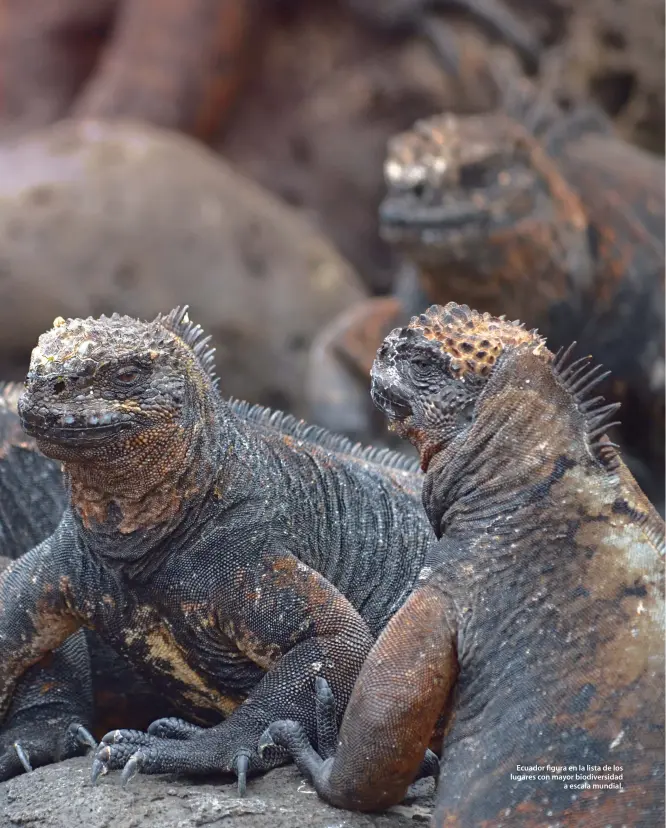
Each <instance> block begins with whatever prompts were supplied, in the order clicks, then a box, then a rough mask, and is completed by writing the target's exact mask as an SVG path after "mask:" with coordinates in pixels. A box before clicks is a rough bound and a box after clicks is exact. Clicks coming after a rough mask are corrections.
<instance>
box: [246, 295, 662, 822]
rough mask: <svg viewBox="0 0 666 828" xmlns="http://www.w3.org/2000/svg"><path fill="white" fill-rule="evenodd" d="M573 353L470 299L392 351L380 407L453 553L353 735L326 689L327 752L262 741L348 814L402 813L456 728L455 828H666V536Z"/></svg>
mask: <svg viewBox="0 0 666 828" xmlns="http://www.w3.org/2000/svg"><path fill="white" fill-rule="evenodd" d="M571 353H572V349H571V348H569V349H567V350H566V351H560V352H558V353H557V354H556V355H553V353H551V352H550V351H549V350H548V348H547V347H546V344H545V340H544V339H543V338H542V337H540V336H539V335H538V334H537V332H536V331H535V330H531V331H528V330H526V329H525V328H524V327H523V326H521V325H520V324H519V323H516V322H507V321H505V320H504V319H503V318H502V317H500V318H496V317H493V316H491V315H490V314H488V313H484V314H481V313H477V312H476V311H472V310H470V309H469V308H468V307H467V306H466V305H456V304H454V303H449V304H448V305H446V306H445V307H441V306H436V305H434V306H432V307H431V308H430V309H429V310H428V311H427V312H426V313H425V314H422V315H420V316H417V317H414V318H413V319H412V320H411V322H410V323H409V325H408V326H407V327H405V328H397V329H395V330H394V331H392V332H391V333H390V334H389V335H388V336H387V338H386V339H385V340H384V343H383V345H382V346H381V348H380V350H379V351H378V354H377V358H376V360H375V362H374V365H373V369H372V397H373V400H374V402H375V404H376V405H377V406H378V407H379V408H380V409H381V410H382V411H383V413H384V414H385V415H386V416H387V418H388V419H389V421H390V422H391V423H392V425H393V427H394V428H395V430H396V431H397V432H398V434H399V435H401V436H403V437H406V438H407V439H409V440H410V441H411V442H412V443H413V444H414V446H416V448H417V449H418V450H419V453H420V456H421V461H422V465H423V468H424V470H425V471H426V472H427V475H426V479H425V484H424V489H423V502H424V505H425V508H426V511H427V513H428V516H429V518H430V522H431V524H432V527H433V530H434V532H435V534H436V535H437V537H438V538H439V545H438V546H437V547H436V548H434V549H432V550H431V551H430V553H429V555H428V556H427V559H426V563H425V567H424V569H423V571H422V573H421V586H420V587H419V588H417V589H415V590H414V592H413V593H412V594H411V595H410V597H409V599H408V600H407V601H406V603H405V604H404V605H403V606H402V608H401V609H400V610H399V612H398V613H396V615H394V616H393V618H392V619H391V620H390V621H389V623H388V625H387V627H386V629H385V630H384V631H383V633H382V634H381V636H380V637H379V639H378V641H377V643H376V644H375V646H374V648H373V650H372V651H371V653H370V655H369V656H368V659H367V660H366V662H365V664H364V667H363V670H362V671H361V674H360V676H359V679H358V681H357V683H356V685H355V687H354V690H353V693H352V695H351V699H350V701H349V704H348V707H347V709H346V712H345V716H344V719H343V722H342V726H341V729H340V734H339V739H336V738H335V737H336V733H335V721H334V720H333V719H332V717H331V707H332V704H333V701H332V696H331V694H330V690H329V688H328V687H327V686H326V682H325V680H324V679H321V678H320V679H318V682H317V684H318V687H317V695H318V698H319V714H318V716H319V720H320V729H322V730H323V729H324V728H328V733H329V736H328V739H327V742H326V748H327V751H326V752H325V753H324V752H323V751H320V753H316V752H315V751H314V749H313V748H312V747H311V746H310V743H309V740H308V736H307V734H306V733H304V731H303V729H302V728H301V727H300V725H298V724H297V723H295V722H289V721H283V722H276V723H273V724H272V725H271V726H270V727H269V729H268V731H267V732H266V733H265V734H264V735H263V736H262V739H261V741H260V749H261V748H262V747H263V746H265V745H267V744H271V743H275V744H279V745H281V746H287V747H288V748H289V749H290V752H291V753H292V754H293V756H294V758H295V760H296V762H297V763H298V765H299V768H300V769H301V771H302V772H303V773H304V774H306V775H307V776H308V777H309V778H310V779H311V780H312V781H313V783H314V786H315V788H316V790H317V791H318V792H319V794H320V796H322V797H323V798H324V799H326V800H327V801H328V802H331V803H332V804H334V805H337V806H339V807H344V808H354V809H360V810H377V809H380V808H385V807H388V806H389V805H392V804H394V803H396V802H399V801H400V800H401V799H402V797H403V796H404V793H405V791H406V789H407V786H408V785H409V783H410V782H411V781H412V780H413V778H414V776H415V771H416V768H417V767H418V764H419V759H420V757H421V754H422V751H423V748H424V747H425V745H427V744H428V741H429V739H430V737H431V733H432V731H433V727H434V726H435V724H436V722H437V720H438V718H439V717H440V716H442V715H443V716H444V718H445V737H444V744H443V748H442V754H441V762H440V767H441V772H440V777H439V791H438V802H437V807H436V810H435V814H434V817H433V825H435V826H437V827H438V828H443V826H446V828H453V826H461V828H462V826H471V825H474V826H493V828H502V826H506V827H507V828H509V826H510V827H511V828H515V826H530V828H536V826H543V825H546V824H548V825H551V826H561V827H562V828H564V826H566V828H574V826H581V828H582V826H592V825H594V826H609V825H613V826H619V825H627V826H629V825H631V826H639V825H640V826H651V825H661V824H662V823H663V820H664V561H663V553H664V524H663V521H662V520H661V519H660V518H659V516H658V514H657V513H656V512H655V510H654V508H653V507H652V506H651V504H650V503H649V502H648V501H647V499H646V498H645V496H644V495H643V493H642V492H641V491H640V489H639V488H638V486H637V485H636V483H635V481H634V480H633V478H632V477H631V475H630V474H629V472H628V471H627V469H626V467H625V466H624V464H623V462H622V460H621V459H620V457H619V455H618V453H617V452H616V449H615V447H614V446H613V444H612V443H611V442H610V441H609V440H608V438H607V436H606V434H605V432H606V430H607V429H608V428H609V427H610V425H611V423H609V422H608V420H609V418H610V417H611V416H612V415H613V413H614V411H615V409H616V408H617V405H615V404H611V405H604V404H603V400H601V399H600V398H599V397H592V396H591V390H592V388H593V387H594V386H595V385H596V384H597V383H598V382H600V381H601V379H602V378H603V376H604V375H603V373H602V372H601V369H600V368H599V367H598V366H596V367H590V364H589V358H588V357H583V358H582V359H578V360H575V361H572V359H571ZM331 730H332V733H333V735H332V736H331V735H330V734H331ZM336 744H337V751H334V750H332V749H331V746H333V748H335V746H336ZM322 753H323V755H322ZM333 753H334V754H335V755H332V754H333ZM581 780H582V781H581Z"/></svg>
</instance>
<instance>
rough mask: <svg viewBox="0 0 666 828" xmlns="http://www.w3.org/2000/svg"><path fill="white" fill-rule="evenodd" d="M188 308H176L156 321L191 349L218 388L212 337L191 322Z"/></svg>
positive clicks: (184, 306)
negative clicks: (211, 343)
mask: <svg viewBox="0 0 666 828" xmlns="http://www.w3.org/2000/svg"><path fill="white" fill-rule="evenodd" d="M188 307H189V306H188V305H182V306H180V307H177V308H174V309H173V310H172V311H171V312H170V313H167V314H160V315H159V316H158V317H157V319H156V320H155V321H156V322H157V323H158V324H160V325H161V326H162V327H163V328H166V329H167V330H168V331H170V332H171V333H173V334H175V335H176V336H177V337H178V338H179V339H181V340H182V341H183V342H184V343H185V345H187V346H188V348H190V350H191V351H192V353H193V354H194V356H195V357H196V358H197V360H198V362H199V364H200V365H201V367H202V369H203V370H204V372H205V373H206V374H207V376H208V378H209V379H210V381H211V382H212V384H213V385H214V386H215V387H217V385H218V383H219V377H218V376H217V374H216V373H215V348H211V347H210V341H211V339H212V336H206V333H205V331H204V329H203V328H202V327H201V325H197V324H195V323H194V322H192V321H191V320H190V317H189V315H188Z"/></svg>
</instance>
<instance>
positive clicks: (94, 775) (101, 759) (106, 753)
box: [90, 745, 111, 785]
mask: <svg viewBox="0 0 666 828" xmlns="http://www.w3.org/2000/svg"><path fill="white" fill-rule="evenodd" d="M110 758H111V748H110V747H108V745H107V746H105V747H103V748H102V750H101V751H100V752H99V753H98V754H97V757H96V758H95V760H94V761H93V763H92V772H91V774H90V779H91V781H92V783H93V785H94V784H95V783H96V782H97V780H98V779H99V777H100V776H104V775H105V774H107V773H108V772H109V766H108V761H109V759H110Z"/></svg>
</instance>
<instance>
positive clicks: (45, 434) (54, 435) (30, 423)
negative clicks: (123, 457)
mask: <svg viewBox="0 0 666 828" xmlns="http://www.w3.org/2000/svg"><path fill="white" fill-rule="evenodd" d="M63 416H64V415H60V416H58V415H54V416H52V417H49V416H46V417H44V416H42V415H38V414H34V413H32V412H30V411H25V410H24V411H21V413H20V418H21V426H22V428H23V430H24V431H25V432H26V433H27V434H29V435H30V436H31V437H35V438H36V439H39V440H46V441H47V442H49V443H66V444H67V445H69V446H86V445H90V444H91V443H100V442H103V441H105V440H108V439H109V438H111V437H114V436H115V435H116V434H119V433H120V432H121V431H124V430H126V429H127V428H129V427H131V423H130V422H127V421H123V420H116V421H115V422H110V423H88V424H82V425H70V424H67V425H63V424H62V417H63ZM58 420H60V422H58Z"/></svg>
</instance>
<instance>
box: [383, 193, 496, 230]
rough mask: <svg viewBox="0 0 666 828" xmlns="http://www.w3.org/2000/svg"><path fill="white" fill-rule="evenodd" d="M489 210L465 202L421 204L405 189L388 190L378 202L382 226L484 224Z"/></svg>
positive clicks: (412, 226) (391, 227) (430, 227)
mask: <svg viewBox="0 0 666 828" xmlns="http://www.w3.org/2000/svg"><path fill="white" fill-rule="evenodd" d="M489 216H490V213H489V211H488V210H487V209H485V208H483V207H479V206H477V205H476V204H472V203H470V202H468V203H467V204H461V203H459V202H457V203H455V204H454V203H451V204H423V203H419V202H418V200H417V199H416V197H415V196H413V195H412V196H410V195H406V194H405V193H399V194H398V193H394V194H389V195H387V196H386V198H385V199H384V200H383V201H382V203H381V204H380V205H379V221H380V224H381V226H382V230H384V229H387V230H389V232H390V231H391V230H392V229H394V228H395V229H398V230H399V229H401V228H405V229H409V228H414V229H419V230H426V229H433V230H445V229H457V228H462V227H469V226H471V225H481V226H484V225H485V224H486V223H487V221H488V218H489Z"/></svg>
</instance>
